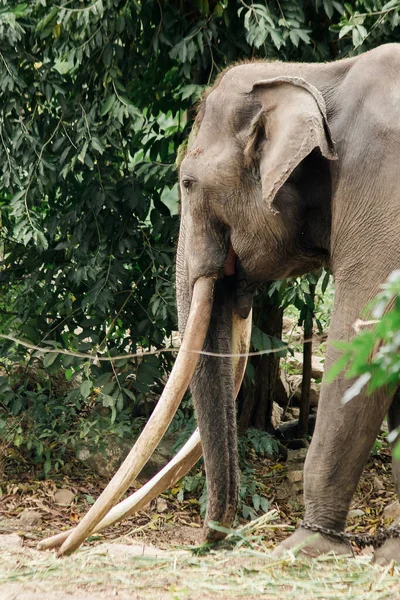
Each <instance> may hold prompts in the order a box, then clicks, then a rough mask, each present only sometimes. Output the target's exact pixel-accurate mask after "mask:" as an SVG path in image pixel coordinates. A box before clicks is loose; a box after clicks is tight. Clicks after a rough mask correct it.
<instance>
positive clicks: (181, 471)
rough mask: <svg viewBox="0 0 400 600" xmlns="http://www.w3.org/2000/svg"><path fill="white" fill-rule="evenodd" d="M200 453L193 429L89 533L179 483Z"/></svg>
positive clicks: (60, 539)
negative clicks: (154, 472)
mask: <svg viewBox="0 0 400 600" xmlns="http://www.w3.org/2000/svg"><path fill="white" fill-rule="evenodd" d="M202 453H203V451H202V448H201V441H200V434H199V430H198V429H196V430H195V431H194V433H192V435H191V437H190V438H189V439H188V441H187V442H186V444H185V445H184V446H182V448H181V449H180V450H179V452H178V453H177V454H176V455H175V456H174V457H173V458H172V460H170V462H169V463H168V464H167V465H166V466H165V467H164V468H163V469H161V471H159V472H158V473H157V475H155V476H154V477H153V478H152V479H150V480H149V481H148V482H147V483H145V484H144V485H142V487H141V488H140V489H139V490H137V491H136V492H135V493H134V494H131V496H129V497H128V498H125V500H122V502H120V503H119V504H117V505H116V506H114V507H113V508H112V509H111V510H110V512H109V513H108V514H107V515H106V516H105V517H104V519H102V521H100V523H99V524H98V525H96V527H95V528H94V529H93V533H97V532H98V531H101V530H102V529H105V528H106V527H110V526H111V525H114V523H117V521H120V520H121V519H123V518H127V517H130V516H131V515H133V514H134V513H135V512H138V511H139V510H141V509H142V508H144V507H145V506H146V505H147V504H148V503H149V502H151V501H152V500H154V498H157V496H159V495H160V494H162V492H164V491H165V490H167V489H168V488H170V487H172V486H173V485H174V484H175V483H177V482H178V481H179V480H180V479H182V477H184V476H185V475H186V473H188V472H189V471H190V469H191V468H192V467H194V465H195V464H196V463H197V461H198V460H199V458H200V457H201V455H202ZM71 531H74V530H73V529H70V530H69V531H62V532H61V533H58V534H57V535H53V536H51V537H49V538H46V539H45V540H42V541H41V542H39V544H38V549H39V550H50V549H51V548H58V547H59V546H61V544H63V543H64V541H65V540H66V539H67V538H68V536H69V535H70V533H71Z"/></svg>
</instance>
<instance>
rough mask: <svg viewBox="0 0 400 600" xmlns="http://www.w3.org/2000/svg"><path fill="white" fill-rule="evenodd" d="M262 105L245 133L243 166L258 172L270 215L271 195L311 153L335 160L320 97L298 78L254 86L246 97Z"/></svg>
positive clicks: (265, 82)
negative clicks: (254, 98) (244, 163)
mask: <svg viewBox="0 0 400 600" xmlns="http://www.w3.org/2000/svg"><path fill="white" fill-rule="evenodd" d="M250 94H251V95H254V96H256V98H257V100H258V101H259V102H260V104H261V110H260V111H259V112H258V113H257V115H256V116H255V117H254V118H253V120H252V122H251V125H250V129H249V130H248V132H247V143H246V147H245V160H246V163H247V165H248V166H249V167H252V168H254V167H255V168H258V169H259V173H260V178H261V185H262V194H263V198H264V199H265V201H266V202H267V203H268V205H269V206H270V208H271V211H272V212H274V213H277V212H278V211H277V210H276V209H275V208H274V207H273V201H274V198H275V196H276V193H277V192H278V190H279V189H280V188H281V186H282V185H283V184H284V183H285V181H286V180H287V179H288V177H289V176H290V174H291V173H292V172H293V170H294V169H295V168H296V167H297V166H298V165H299V164H300V162H301V161H302V160H303V159H304V158H305V157H306V156H308V154H310V152H311V151H312V150H314V148H319V150H320V152H321V154H322V155H323V156H324V157H325V158H327V159H329V160H336V159H337V154H336V151H335V145H334V142H333V141H332V137H331V132H330V129H329V125H328V121H327V118H326V107H325V101H324V98H323V96H322V94H321V93H320V92H319V91H318V90H317V89H316V88H315V87H314V86H312V85H311V84H309V83H308V82H307V81H305V80H304V79H301V78H300V77H277V78H276V79H265V80H260V81H256V83H255V84H254V85H253V88H252V90H251V92H250Z"/></svg>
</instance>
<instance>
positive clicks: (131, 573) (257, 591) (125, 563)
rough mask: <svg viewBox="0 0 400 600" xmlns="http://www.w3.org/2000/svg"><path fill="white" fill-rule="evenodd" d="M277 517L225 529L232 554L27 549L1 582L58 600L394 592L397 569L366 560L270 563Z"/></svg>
mask: <svg viewBox="0 0 400 600" xmlns="http://www.w3.org/2000/svg"><path fill="white" fill-rule="evenodd" d="M275 517H276V511H270V512H269V513H266V514H265V515H263V516H262V517H260V518H259V519H257V520H256V521H252V522H251V523H248V524H246V525H244V526H242V527H240V528H239V529H237V530H235V531H230V532H228V541H230V542H231V549H230V550H227V549H215V548H214V549H208V552H206V553H199V552H197V553H196V554H194V553H193V552H192V551H189V550H179V549H173V550H168V551H162V550H160V551H157V553H156V555H147V554H146V553H145V552H144V551H145V550H146V548H144V547H143V550H141V547H140V546H136V547H133V546H122V545H121V544H120V543H118V540H116V543H113V544H103V545H99V546H96V547H94V548H83V549H81V550H79V551H78V552H77V553H75V554H74V555H72V556H69V557H66V558H64V559H62V560H59V559H57V558H56V557H55V555H54V554H53V553H40V552H38V551H36V550H29V549H26V550H24V551H21V550H19V551H14V552H11V551H10V552H3V553H2V561H1V563H0V585H1V586H2V589H6V590H7V591H9V592H10V593H11V592H14V593H15V594H16V596H18V593H19V591H20V590H21V589H22V590H23V591H24V592H25V593H29V591H30V590H34V589H35V586H36V585H38V584H40V587H41V588H42V589H43V588H44V586H45V587H46V588H48V589H52V590H53V591H57V592H59V593H60V594H59V597H60V599H61V600H62V599H63V598H64V595H63V594H64V593H68V594H69V595H68V598H71V597H74V598H75V596H72V595H73V594H74V593H79V592H80V591H82V590H85V591H90V592H91V593H93V598H97V596H96V593H98V592H101V593H102V594H106V596H107V594H108V595H110V594H111V593H114V591H115V590H118V597H120V598H128V597H132V598H152V599H153V600H157V599H162V600H163V599H167V598H168V599H178V600H185V599H187V600H189V599H190V598H202V599H203V598H204V599H208V598H229V599H230V598H243V597H245V598H247V599H248V600H252V599H253V598H254V599H255V598H263V599H266V600H269V599H271V600H272V599H273V600H276V599H277V598H279V599H280V600H286V599H287V600H293V598H296V599H307V600H311V599H312V600H316V599H321V600H325V599H328V598H329V599H337V600H341V599H342V598H343V599H344V598H351V599H352V600H367V599H371V600H384V599H390V600H393V599H394V598H397V597H398V595H399V594H400V571H399V568H398V567H397V566H394V565H393V564H391V565H389V566H388V567H385V568H381V567H378V566H375V565H371V564H370V557H369V556H358V557H356V558H349V557H335V556H333V555H326V556H323V557H319V558H316V559H312V560H305V559H304V558H302V557H301V556H300V555H299V554H297V553H296V552H295V551H294V552H292V553H290V554H288V555H287V556H285V557H284V558H274V557H273V556H271V553H270V551H269V550H268V549H267V548H266V547H265V546H264V544H263V533H265V530H266V528H271V527H279V524H275V523H274V519H275ZM125 539H126V538H125ZM134 541H135V540H132V542H134ZM147 549H148V547H147ZM135 552H136V554H135ZM141 553H142V555H140V554H141ZM153 554H154V553H153ZM3 586H6V587H3ZM125 592H127V593H128V595H124V594H125ZM135 593H136V594H138V595H137V596H136V595H134V594H135ZM129 594H132V596H129ZM106 596H104V597H106ZM33 597H34V596H33ZM65 597H67V596H65ZM77 597H78V596H77ZM108 597H109V596H108Z"/></svg>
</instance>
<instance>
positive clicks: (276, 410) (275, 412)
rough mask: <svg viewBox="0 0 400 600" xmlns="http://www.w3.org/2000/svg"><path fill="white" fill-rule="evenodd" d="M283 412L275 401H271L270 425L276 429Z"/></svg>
mask: <svg viewBox="0 0 400 600" xmlns="http://www.w3.org/2000/svg"><path fill="white" fill-rule="evenodd" d="M282 414H283V408H281V407H280V406H279V404H277V403H276V402H273V403H272V414H271V425H272V427H273V428H274V429H278V427H279V425H280V423H281V418H282Z"/></svg>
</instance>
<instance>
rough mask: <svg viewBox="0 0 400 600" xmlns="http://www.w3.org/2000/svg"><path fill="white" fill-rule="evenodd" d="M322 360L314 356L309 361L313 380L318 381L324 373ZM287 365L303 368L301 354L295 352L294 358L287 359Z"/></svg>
mask: <svg viewBox="0 0 400 600" xmlns="http://www.w3.org/2000/svg"><path fill="white" fill-rule="evenodd" d="M285 360H286V359H285ZM324 360H325V359H324V358H320V357H319V356H314V355H313V357H312V359H311V369H312V370H311V377H312V378H313V379H320V378H321V377H322V375H323V373H324ZM287 363H288V364H291V365H293V366H294V367H297V368H300V369H302V368H303V354H302V353H301V352H295V353H294V356H289V357H288V358H287Z"/></svg>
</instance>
